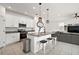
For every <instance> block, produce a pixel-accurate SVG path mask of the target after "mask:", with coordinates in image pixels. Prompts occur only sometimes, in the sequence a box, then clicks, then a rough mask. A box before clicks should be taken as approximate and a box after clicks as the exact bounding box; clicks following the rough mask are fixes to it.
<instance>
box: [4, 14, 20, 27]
mask: <svg viewBox="0 0 79 59" xmlns="http://www.w3.org/2000/svg"><path fill="white" fill-rule="evenodd" d="M5 18H6V27H18V20H19V19H18V17H17V16H16V15H13V14H8V13H7V14H6V16H5Z"/></svg>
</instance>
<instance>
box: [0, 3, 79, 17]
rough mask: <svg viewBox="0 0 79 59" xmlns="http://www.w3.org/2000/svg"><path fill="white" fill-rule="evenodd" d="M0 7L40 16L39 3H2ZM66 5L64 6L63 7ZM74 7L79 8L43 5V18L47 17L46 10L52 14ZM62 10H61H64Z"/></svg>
mask: <svg viewBox="0 0 79 59" xmlns="http://www.w3.org/2000/svg"><path fill="white" fill-rule="evenodd" d="M0 5H2V6H4V7H6V8H8V7H9V6H11V7H12V9H14V10H16V11H19V12H22V13H25V12H27V14H29V15H31V16H34V15H35V14H39V4H38V3H0ZM63 5H64V6H63ZM74 5H76V6H79V4H78V3H42V8H41V10H42V16H44V15H45V13H46V9H47V8H49V11H50V12H52V11H53V12H54V8H60V7H62V9H63V7H65V8H66V7H71V6H72V7H73V6H74ZM33 7H36V9H33ZM62 9H61V10H62Z"/></svg>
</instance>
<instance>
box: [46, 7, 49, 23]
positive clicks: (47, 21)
mask: <svg viewBox="0 0 79 59" xmlns="http://www.w3.org/2000/svg"><path fill="white" fill-rule="evenodd" d="M46 11H47V20H46V23H49V9H46Z"/></svg>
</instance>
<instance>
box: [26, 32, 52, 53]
mask: <svg viewBox="0 0 79 59" xmlns="http://www.w3.org/2000/svg"><path fill="white" fill-rule="evenodd" d="M51 34H52V33H49V32H47V33H39V35H38V34H37V33H28V35H27V36H28V38H30V39H31V52H33V53H36V52H38V51H39V50H40V49H42V47H41V46H40V41H41V40H46V39H47V38H50V37H51Z"/></svg>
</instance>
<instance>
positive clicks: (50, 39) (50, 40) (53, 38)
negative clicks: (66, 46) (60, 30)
mask: <svg viewBox="0 0 79 59" xmlns="http://www.w3.org/2000/svg"><path fill="white" fill-rule="evenodd" d="M47 40H48V45H49V47H50V48H52V45H53V40H54V47H55V45H56V41H57V37H51V38H47ZM50 42H51V43H50ZM50 44H51V45H50Z"/></svg>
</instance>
